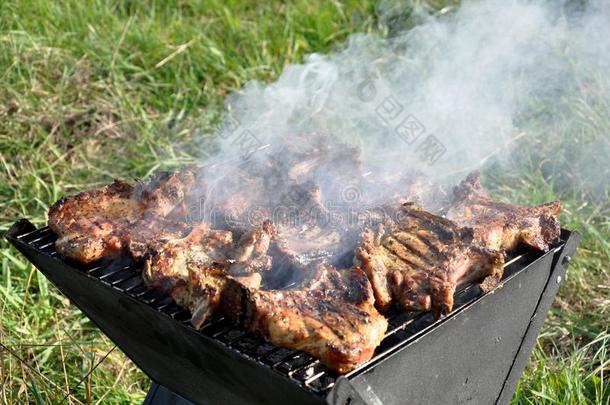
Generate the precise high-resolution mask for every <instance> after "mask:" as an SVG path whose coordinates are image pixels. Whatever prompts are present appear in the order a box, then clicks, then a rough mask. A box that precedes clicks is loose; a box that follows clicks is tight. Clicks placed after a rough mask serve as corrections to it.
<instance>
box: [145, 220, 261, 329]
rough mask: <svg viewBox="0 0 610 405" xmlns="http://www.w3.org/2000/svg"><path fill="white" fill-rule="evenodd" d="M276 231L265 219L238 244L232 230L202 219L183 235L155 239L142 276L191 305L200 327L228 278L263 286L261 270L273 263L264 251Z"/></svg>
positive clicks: (220, 294) (216, 304) (250, 286)
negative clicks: (212, 224) (157, 241)
mask: <svg viewBox="0 0 610 405" xmlns="http://www.w3.org/2000/svg"><path fill="white" fill-rule="evenodd" d="M272 233H273V227H272V226H271V223H270V222H265V224H263V227H261V228H259V229H253V230H251V231H250V232H248V233H247V234H244V235H243V236H242V237H241V238H240V240H239V241H238V243H237V244H234V243H233V235H232V233H231V232H230V231H220V230H212V229H210V228H209V226H208V225H207V224H205V223H202V224H198V225H196V226H195V227H193V229H192V231H191V232H190V233H189V234H188V235H187V236H186V237H184V238H181V239H176V240H170V241H166V242H165V243H158V244H156V246H155V244H151V245H153V246H155V247H154V248H153V249H152V251H151V253H150V256H149V257H148V259H147V260H146V261H145V264H144V273H143V277H144V281H145V282H146V284H147V285H149V286H151V287H153V288H158V289H160V290H162V291H165V292H167V293H168V294H169V295H171V297H172V298H173V299H174V300H175V301H176V303H177V304H178V305H180V306H182V307H184V308H188V309H189V310H190V311H191V314H192V320H191V321H192V323H193V325H194V326H195V327H196V328H200V327H201V326H202V325H203V323H204V322H205V320H206V319H207V318H208V317H209V316H210V315H211V314H212V313H214V312H215V311H216V310H217V309H218V307H219V304H220V299H221V297H222V294H223V291H224V290H225V288H226V286H227V285H228V282H229V281H232V282H237V283H240V284H243V285H245V286H248V287H249V288H252V289H256V288H258V287H259V286H260V283H261V274H260V273H261V272H264V271H268V270H269V269H270V268H271V258H270V257H269V256H267V255H266V252H267V249H268V247H269V242H270V239H271V235H272Z"/></svg>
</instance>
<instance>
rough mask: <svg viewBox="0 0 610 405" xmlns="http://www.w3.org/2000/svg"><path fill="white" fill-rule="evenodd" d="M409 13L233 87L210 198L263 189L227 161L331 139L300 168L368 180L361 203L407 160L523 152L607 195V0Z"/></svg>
mask: <svg viewBox="0 0 610 405" xmlns="http://www.w3.org/2000/svg"><path fill="white" fill-rule="evenodd" d="M380 9H384V10H387V9H388V8H387V7H386V8H383V7H380ZM397 9H398V10H400V5H396V4H394V5H393V7H391V10H392V12H393V13H396V10H397ZM417 15H418V18H419V19H420V20H421V23H420V24H418V25H417V26H415V27H414V28H412V29H410V30H408V31H403V32H396V31H395V30H394V31H392V30H391V32H392V35H391V37H389V36H386V37H382V36H380V35H379V36H375V35H363V34H356V35H353V36H352V37H351V38H350V39H349V40H348V41H347V43H346V44H344V45H343V46H342V47H341V49H340V50H338V51H336V52H334V53H330V54H327V55H321V54H312V55H309V56H307V57H306V59H305V61H304V62H303V63H302V64H296V65H292V66H289V67H287V68H286V69H285V71H284V72H283V73H282V74H281V76H280V77H279V78H278V79H277V81H275V82H273V83H270V84H264V83H258V82H252V83H248V84H247V85H246V86H245V87H244V88H243V89H242V91H240V92H239V93H236V94H233V95H231V96H230V97H229V98H228V99H227V114H226V116H225V119H224V121H223V124H222V125H221V128H220V129H219V130H218V133H217V136H216V137H215V139H216V142H217V145H215V148H216V149H215V153H214V155H213V156H211V158H210V159H208V160H207V163H211V164H216V165H217V166H216V168H217V170H210V171H209V175H208V176H207V177H206V178H205V179H204V182H205V184H206V187H207V190H208V192H207V198H208V201H210V204H211V205H210V206H213V205H214V204H217V203H222V200H223V199H226V198H227V197H228V196H229V195H231V194H232V193H233V192H235V191H236V190H250V192H249V193H248V194H249V195H250V196H251V197H244V198H252V199H257V198H259V197H260V196H259V194H260V189H259V188H258V186H255V187H253V186H252V185H251V184H250V183H248V182H247V180H243V181H242V180H240V179H241V178H243V175H240V174H239V173H237V170H240V171H245V172H251V171H255V170H256V168H257V167H260V166H261V165H263V166H264V165H266V164H268V162H269V160H270V159H271V160H273V161H279V162H281V161H282V159H289V157H288V156H291V155H290V153H292V154H294V153H295V152H294V151H295V150H297V151H298V150H301V151H305V152H303V153H304V154H307V153H308V152H307V151H308V150H311V149H312V148H313V149H315V148H318V146H317V145H318V144H319V143H320V142H321V143H322V144H326V145H335V149H333V151H331V152H328V153H329V155H328V156H329V158H328V160H327V161H325V163H324V164H323V170H318V171H316V172H315V174H312V175H311V176H313V177H311V176H310V178H308V180H312V181H314V182H315V183H316V184H318V185H319V187H320V188H321V190H322V195H323V196H328V195H335V194H341V193H343V190H345V188H346V187H348V186H349V185H350V184H346V182H347V183H349V178H350V176H352V177H353V176H372V177H370V178H374V179H375V181H371V182H369V183H366V184H365V185H358V187H359V188H358V193H360V194H361V195H362V196H364V198H360V197H358V199H359V200H361V201H370V200H371V199H367V198H366V196H367V195H369V194H370V195H377V194H378V193H379V192H380V191H382V192H383V193H387V194H388V195H389V194H392V193H400V192H401V190H394V189H393V185H392V184H393V182H392V181H386V182H383V181H381V180H383V179H392V178H395V177H396V176H398V177H400V176H402V175H403V174H405V173H409V172H414V171H417V172H421V173H425V174H426V175H427V176H428V178H429V179H430V180H431V181H434V182H438V183H440V184H447V185H450V184H455V182H456V181H457V180H459V179H461V178H463V177H464V176H465V175H466V174H467V173H468V172H469V171H472V170H475V169H485V168H488V167H491V166H494V167H500V168H502V170H506V171H507V172H508V171H511V172H513V173H514V172H516V173H519V172H520V171H521V170H523V168H524V167H525V166H528V167H530V166H531V165H532V164H533V165H534V166H536V165H539V166H540V167H541V170H542V171H543V172H544V175H545V176H546V177H547V178H553V179H554V182H555V183H557V184H558V185H561V183H562V182H566V184H567V183H569V184H574V181H577V180H578V182H579V183H578V187H580V188H582V190H584V191H586V194H587V195H588V196H600V195H604V193H607V190H608V185H609V183H608V178H609V176H608V164H607V159H608V157H609V156H610V140H609V137H610V123H609V122H608V120H609V118H608V116H609V114H608V113H610V98H609V93H608V89H610V86H609V85H610V81H609V79H610V4H608V3H607V2H603V1H598V2H592V3H589V4H587V5H582V4H581V3H575V2H564V3H561V2H542V1H539V2H522V1H514V0H509V1H506V0H503V1H499V0H492V1H481V2H479V1H467V2H464V4H462V5H461V6H460V7H459V8H457V9H455V10H451V11H450V12H448V13H445V14H444V15H442V16H438V17H433V16H430V15H428V14H426V13H425V12H419V14H417ZM382 20H383V18H382ZM321 140H322V141H321ZM341 148H343V154H342V153H340V152H338V151H336V149H341ZM345 148H347V149H349V150H350V151H351V152H349V153H352V152H353V153H357V154H359V157H358V159H359V161H360V162H361V167H360V168H358V170H356V171H355V172H352V173H346V170H351V169H350V168H346V167H345V165H342V164H341V161H340V160H341V159H344V158H345V154H349V153H348V152H345ZM350 148H353V149H350ZM209 150H210V149H209V145H206V151H207V152H209ZM287 151H288V152H287ZM328 161H333V162H334V163H336V164H334V165H333V164H328ZM532 162H533V163H532ZM380 179H381V180H380ZM282 184H284V183H282ZM380 184H382V185H381V186H380ZM396 184H397V185H396V187H401V185H400V182H397V183H396ZM276 187H280V188H281V187H282V185H281V184H279V183H278V184H277V185H276ZM376 187H377V188H379V187H381V189H382V190H379V189H375V188H376ZM369 188H370V189H369ZM210 190H213V191H210ZM333 190H334V191H333ZM268 191H269V190H266V192H268ZM273 191H274V194H275V195H277V196H281V195H283V191H284V190H278V189H277V188H274V189H273ZM333 193H334V194H333Z"/></svg>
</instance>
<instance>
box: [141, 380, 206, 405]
mask: <svg viewBox="0 0 610 405" xmlns="http://www.w3.org/2000/svg"><path fill="white" fill-rule="evenodd" d="M143 405H195V404H193V403H192V402H191V401H187V400H186V399H184V398H182V397H181V396H180V395H178V394H176V393H174V392H172V391H170V390H168V389H167V388H165V387H164V386H162V385H159V384H157V383H153V385H152V386H151V387H150V389H149V390H148V394H146V398H145V399H144V403H143Z"/></svg>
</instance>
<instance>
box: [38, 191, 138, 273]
mask: <svg viewBox="0 0 610 405" xmlns="http://www.w3.org/2000/svg"><path fill="white" fill-rule="evenodd" d="M133 192H134V190H133V187H132V186H131V185H130V184H128V183H125V182H122V181H118V180H117V181H115V182H114V183H112V184H111V185H109V186H107V187H104V188H103V189H101V190H96V191H86V192H83V193H80V194H77V195H75V196H71V197H66V198H63V199H61V200H59V201H58V202H56V203H55V204H53V206H51V208H50V210H49V227H50V228H51V229H52V230H53V232H55V233H56V234H57V235H58V239H57V241H56V242H55V247H56V249H57V251H58V252H59V253H60V254H61V255H63V256H65V257H67V258H69V259H72V260H76V261H78V262H81V263H90V262H93V261H96V260H98V259H101V258H102V257H104V256H108V255H111V254H114V253H117V252H120V251H122V250H123V248H124V246H123V241H122V238H121V234H122V231H123V230H124V229H126V228H128V227H129V226H130V225H131V224H133V223H134V222H135V221H137V219H138V218H139V217H140V213H139V212H138V203H137V201H136V200H135V199H134V198H133Z"/></svg>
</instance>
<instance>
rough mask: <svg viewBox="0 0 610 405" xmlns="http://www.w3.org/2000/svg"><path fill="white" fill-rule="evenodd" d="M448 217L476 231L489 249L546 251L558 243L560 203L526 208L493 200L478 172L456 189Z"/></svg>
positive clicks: (481, 242) (478, 239)
mask: <svg viewBox="0 0 610 405" xmlns="http://www.w3.org/2000/svg"><path fill="white" fill-rule="evenodd" d="M454 195H455V200H454V202H453V204H452V205H451V207H450V209H449V210H448V212H447V217H448V218H450V219H451V220H453V221H455V222H456V223H457V224H458V225H459V226H465V227H470V228H472V229H473V230H474V240H475V242H477V243H478V244H480V245H481V246H485V247H488V248H490V249H504V250H506V251H512V250H515V249H517V248H518V247H519V246H521V245H525V246H529V247H532V248H534V249H538V250H542V251H547V250H548V249H549V245H552V244H553V243H556V242H558V241H559V237H560V233H561V229H560V226H559V221H558V220H557V214H558V213H559V211H560V210H561V204H560V203H559V201H554V202H551V203H548V204H542V205H538V206H536V207H523V206H519V205H514V204H506V203H501V202H497V201H494V200H492V199H491V198H490V197H489V196H488V195H487V193H485V191H484V190H483V188H482V187H481V182H480V176H479V173H478V172H475V173H472V174H470V175H469V176H468V177H467V178H466V179H465V180H464V181H462V182H461V183H460V185H459V186H457V187H455V189H454Z"/></svg>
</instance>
